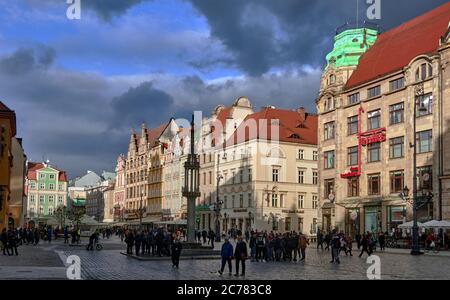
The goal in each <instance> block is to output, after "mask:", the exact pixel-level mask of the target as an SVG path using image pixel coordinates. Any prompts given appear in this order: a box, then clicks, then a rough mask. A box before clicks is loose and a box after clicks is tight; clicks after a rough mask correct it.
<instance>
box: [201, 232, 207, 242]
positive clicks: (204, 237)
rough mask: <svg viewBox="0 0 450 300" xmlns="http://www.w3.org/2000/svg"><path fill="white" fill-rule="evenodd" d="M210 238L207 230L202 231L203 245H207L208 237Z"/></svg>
mask: <svg viewBox="0 0 450 300" xmlns="http://www.w3.org/2000/svg"><path fill="white" fill-rule="evenodd" d="M207 236H208V232H206V230H203V231H202V238H203V244H206V237H207Z"/></svg>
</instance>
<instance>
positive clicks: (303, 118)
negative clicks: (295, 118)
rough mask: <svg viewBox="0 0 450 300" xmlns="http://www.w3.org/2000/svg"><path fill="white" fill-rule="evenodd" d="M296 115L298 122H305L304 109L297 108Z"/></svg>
mask: <svg viewBox="0 0 450 300" xmlns="http://www.w3.org/2000/svg"><path fill="white" fill-rule="evenodd" d="M297 113H298V114H299V115H300V120H302V122H303V121H305V120H306V112H305V108H304V107H300V108H298V109H297Z"/></svg>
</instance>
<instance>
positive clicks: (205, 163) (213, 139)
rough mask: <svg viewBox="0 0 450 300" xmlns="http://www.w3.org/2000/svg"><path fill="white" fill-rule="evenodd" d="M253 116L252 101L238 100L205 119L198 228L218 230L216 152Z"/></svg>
mask: <svg viewBox="0 0 450 300" xmlns="http://www.w3.org/2000/svg"><path fill="white" fill-rule="evenodd" d="M252 113H253V109H252V105H251V103H250V101H249V100H248V99H247V98H245V97H239V98H237V99H236V100H235V101H234V102H233V104H232V105H231V106H230V107H226V106H224V105H219V106H217V107H216V108H215V109H214V111H213V112H212V115H211V117H208V118H203V120H202V131H201V136H202V143H201V145H202V147H201V150H200V166H201V170H200V192H201V195H202V196H201V197H200V198H199V199H198V202H197V208H196V212H197V218H196V220H197V224H198V228H199V229H202V230H203V229H206V230H209V229H210V228H211V229H213V230H215V214H214V212H213V211H211V208H210V207H211V206H212V205H213V204H214V203H215V202H216V201H217V199H216V198H217V165H218V164H219V165H220V160H219V161H218V155H219V154H220V153H216V150H217V149H221V148H222V147H223V145H224V141H225V140H226V139H228V138H229V137H230V136H231V135H232V134H233V132H234V131H235V129H236V128H237V127H238V126H239V125H240V124H241V122H242V121H243V120H244V119H245V118H246V117H247V116H248V115H249V114H252Z"/></svg>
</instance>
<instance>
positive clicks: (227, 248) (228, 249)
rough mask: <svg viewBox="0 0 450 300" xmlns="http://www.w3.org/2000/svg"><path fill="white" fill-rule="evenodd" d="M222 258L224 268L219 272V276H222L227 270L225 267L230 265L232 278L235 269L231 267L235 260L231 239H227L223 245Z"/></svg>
mask: <svg viewBox="0 0 450 300" xmlns="http://www.w3.org/2000/svg"><path fill="white" fill-rule="evenodd" d="M220 256H221V257H222V267H221V268H220V270H219V274H220V275H222V274H223V271H224V270H225V265H226V264H227V263H228V270H229V271H230V272H229V275H230V276H231V274H232V272H233V269H232V266H231V260H232V259H233V245H231V243H230V238H229V237H225V243H223V245H222V250H221V251H220Z"/></svg>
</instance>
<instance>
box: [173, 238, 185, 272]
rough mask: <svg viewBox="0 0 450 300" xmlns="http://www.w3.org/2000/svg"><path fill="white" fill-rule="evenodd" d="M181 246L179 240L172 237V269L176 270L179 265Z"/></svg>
mask: <svg viewBox="0 0 450 300" xmlns="http://www.w3.org/2000/svg"><path fill="white" fill-rule="evenodd" d="M182 248H183V246H182V245H181V242H180V238H179V237H178V236H176V235H174V240H173V242H172V246H171V254H172V268H177V269H178V267H179V265H180V256H181V250H182Z"/></svg>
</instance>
